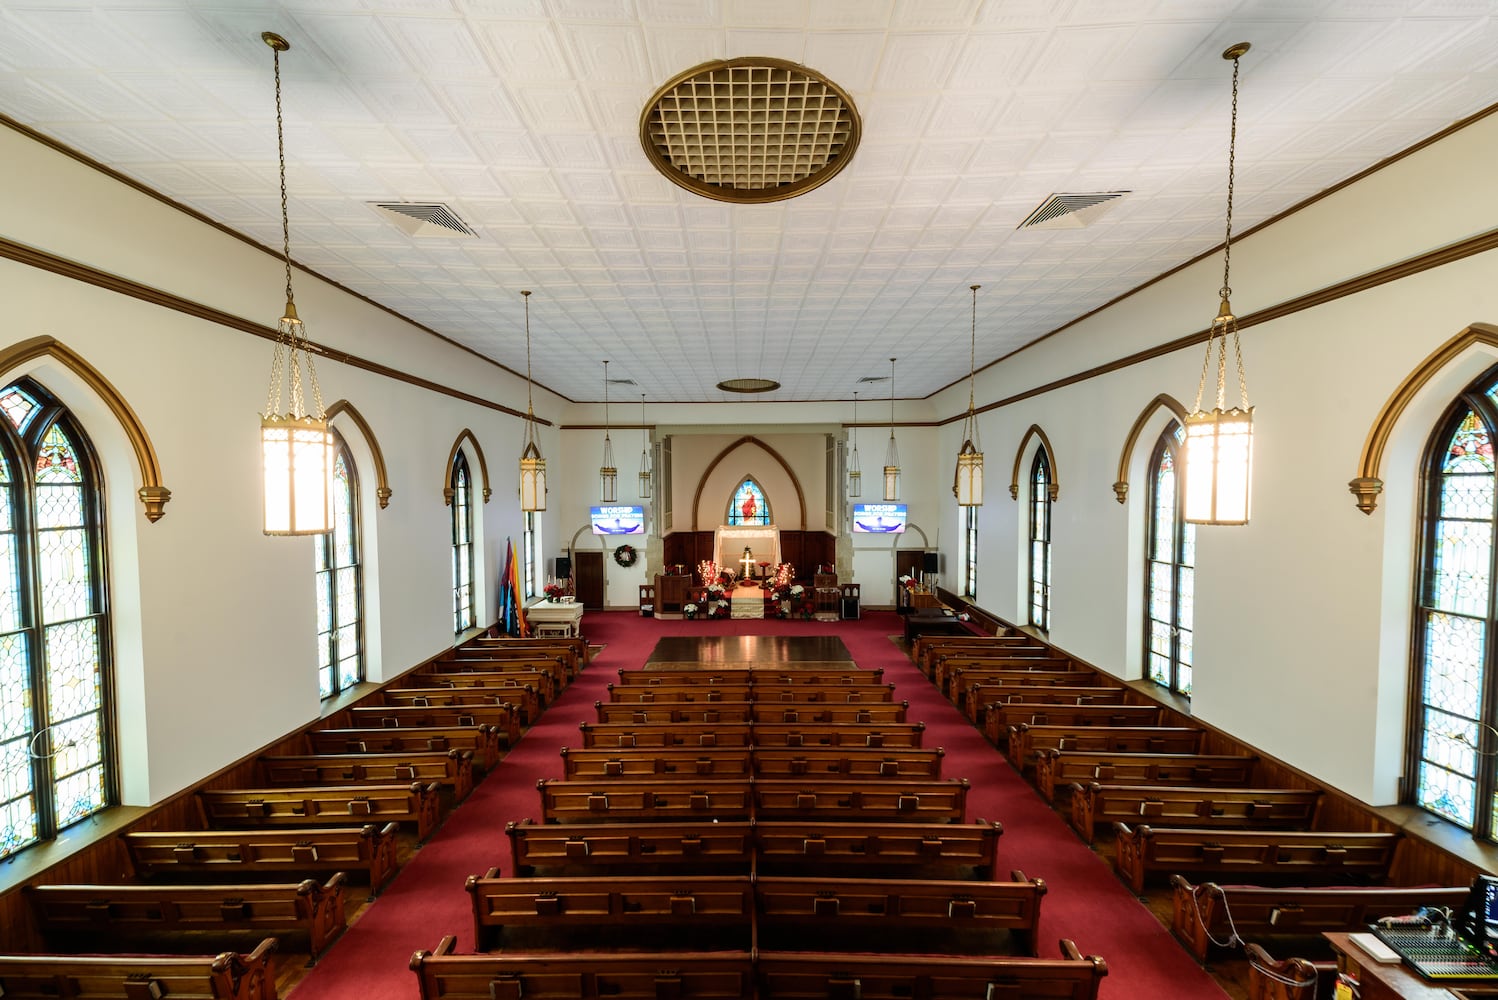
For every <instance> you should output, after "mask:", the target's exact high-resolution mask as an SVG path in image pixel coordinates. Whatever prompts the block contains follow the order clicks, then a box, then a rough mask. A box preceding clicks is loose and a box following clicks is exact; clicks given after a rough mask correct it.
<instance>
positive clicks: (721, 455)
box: [691, 434, 806, 531]
mask: <svg viewBox="0 0 1498 1000" xmlns="http://www.w3.org/2000/svg"><path fill="white" fill-rule="evenodd" d="M750 445H753V446H754V447H756V448H759V449H760V450H761V451H763V452H764V453H765V454H767V455H769V456H770V458H772V459H774V460H775V462H776V463H777V464H778V465H779V466H780V467H781V469H783V470H784V471H785V474H786V476H788V477H789V478H790V480H791V485H792V486H794V487H795V488H796V506H797V507H798V508H799V510H800V513H801V524H800V525H799V530H802V531H805V530H806V494H805V493H803V492H802V490H801V480H800V479H799V478H797V476H796V470H795V469H792V468H791V463H789V462H787V461H786V460H785V458H784V457H783V456H782V455H781V454H780V452H778V451H776V450H775V449H774V448H772V447H770V446H769V445H768V444H765V442H763V441H761V440H760V439H759V438H757V437H755V436H754V435H752V434H746V435H744V436H743V437H741V438H739V439H738V440H737V441H735V442H734V443H733V444H731V445H729V446H728V447H726V448H724V449H723V450H722V451H720V452H718V454H717V456H716V457H715V458H714V459H713V460H712V461H711V462H709V463H707V469H706V470H704V471H703V473H702V475H701V476H699V477H698V479H697V491H696V492H695V493H693V494H692V529H691V530H693V531H696V530H697V507H698V505H699V504H701V503H702V491H703V490H704V489H705V488H706V487H707V480H708V477H709V476H711V475H712V474H713V470H714V469H716V468H717V467H718V466H719V465H721V464H722V463H723V460H724V459H726V458H727V457H728V456H729V455H730V454H731V453H732V452H734V451H737V450H738V449H739V448H744V447H747V446H750Z"/></svg>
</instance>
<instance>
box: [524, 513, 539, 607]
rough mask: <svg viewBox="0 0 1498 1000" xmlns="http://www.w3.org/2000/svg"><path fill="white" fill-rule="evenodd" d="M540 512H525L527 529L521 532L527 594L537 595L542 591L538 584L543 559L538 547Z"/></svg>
mask: <svg viewBox="0 0 1498 1000" xmlns="http://www.w3.org/2000/svg"><path fill="white" fill-rule="evenodd" d="M539 514H540V512H539V511H534V510H528V511H526V512H525V530H524V531H522V532H521V541H522V543H523V544H522V546H521V547H522V548H523V549H524V550H525V554H524V556H523V557H522V559H521V565H523V566H524V567H525V579H524V587H525V596H526V597H535V596H536V595H537V594H538V593H540V588H538V587H537V586H536V577H537V576H538V575H539V573H540V571H539V570H538V568H537V567H538V564H539V563H540V561H541V553H540V551H539V550H538V549H537V546H538V545H540V544H541V543H540V531H539V530H538V529H539V527H540V517H539Z"/></svg>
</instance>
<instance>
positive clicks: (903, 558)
mask: <svg viewBox="0 0 1498 1000" xmlns="http://www.w3.org/2000/svg"><path fill="white" fill-rule="evenodd" d="M925 558H926V550H925V549H896V550H895V606H896V607H897V608H908V607H910V595H909V594H907V593H906V592H905V588H904V587H901V586H900V584H899V579H900V577H902V576H908V577H911V578H913V579H915V580H917V581H919V580H920V578H921V563H922V562H923V561H924V560H925Z"/></svg>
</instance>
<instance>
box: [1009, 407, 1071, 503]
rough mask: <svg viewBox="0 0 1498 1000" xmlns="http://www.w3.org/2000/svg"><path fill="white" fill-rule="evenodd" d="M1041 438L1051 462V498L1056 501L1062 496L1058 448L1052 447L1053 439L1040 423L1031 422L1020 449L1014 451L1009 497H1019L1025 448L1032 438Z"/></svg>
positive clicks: (1012, 498) (1041, 444)
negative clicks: (1047, 434)
mask: <svg viewBox="0 0 1498 1000" xmlns="http://www.w3.org/2000/svg"><path fill="white" fill-rule="evenodd" d="M1036 437H1038V438H1040V446H1041V447H1042V448H1044V449H1045V457H1046V458H1048V459H1050V462H1051V488H1050V491H1049V492H1050V494H1051V500H1052V501H1053V502H1054V501H1056V500H1059V499H1060V498H1061V473H1060V472H1059V471H1057V470H1058V466H1057V464H1056V449H1055V448H1052V447H1051V439H1050V438H1048V437H1046V435H1045V431H1043V430H1041V429H1040V425H1039V424H1031V425H1030V429H1029V430H1027V431H1025V436H1024V437H1022V438H1020V439H1019V451H1017V452H1015V453H1014V475H1013V476H1011V477H1010V479H1009V499H1011V500H1018V499H1019V466H1020V462H1021V461H1022V460H1023V459H1024V457H1025V449H1026V448H1028V447H1029V446H1030V439H1031V438H1036Z"/></svg>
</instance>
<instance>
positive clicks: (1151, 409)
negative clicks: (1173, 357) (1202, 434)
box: [1113, 392, 1186, 503]
mask: <svg viewBox="0 0 1498 1000" xmlns="http://www.w3.org/2000/svg"><path fill="white" fill-rule="evenodd" d="M1162 406H1163V407H1164V408H1165V409H1167V410H1169V411H1170V412H1171V414H1172V415H1174V416H1175V418H1176V420H1178V421H1179V422H1180V424H1181V426H1182V427H1184V426H1186V408H1185V407H1184V406H1182V405H1181V403H1180V401H1179V400H1177V399H1176V398H1175V397H1174V396H1172V395H1170V393H1168V392H1162V393H1160V395H1158V396H1156V397H1155V398H1154V399H1152V400H1150V401H1149V405H1148V406H1146V407H1145V408H1144V409H1143V410H1141V411H1140V413H1139V417H1138V419H1136V420H1135V421H1134V426H1133V427H1130V428H1129V436H1128V438H1127V439H1126V440H1125V441H1124V446H1123V452H1122V453H1121V454H1120V455H1119V456H1118V481H1117V482H1115V483H1114V484H1113V497H1114V499H1116V500H1117V501H1118V502H1119V503H1123V502H1125V501H1126V500H1128V499H1129V463H1130V462H1131V461H1133V458H1134V445H1136V444H1138V443H1139V435H1140V434H1142V433H1144V425H1145V424H1147V423H1149V422H1150V421H1151V420H1153V419H1154V416H1155V413H1156V411H1158V410H1159V409H1160V408H1161V407H1162Z"/></svg>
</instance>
